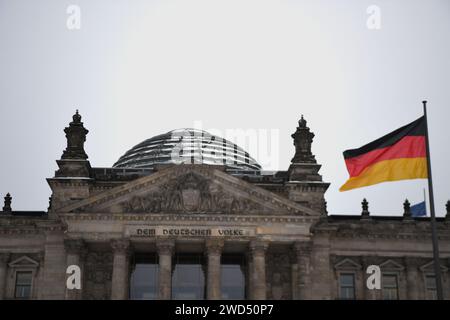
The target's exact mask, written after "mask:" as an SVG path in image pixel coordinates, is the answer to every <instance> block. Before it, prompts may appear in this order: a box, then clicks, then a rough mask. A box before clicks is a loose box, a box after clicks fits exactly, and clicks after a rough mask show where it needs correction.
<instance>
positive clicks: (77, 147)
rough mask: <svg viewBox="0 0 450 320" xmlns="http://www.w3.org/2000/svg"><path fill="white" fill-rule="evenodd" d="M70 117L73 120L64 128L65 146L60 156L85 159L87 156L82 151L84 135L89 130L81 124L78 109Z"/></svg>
mask: <svg viewBox="0 0 450 320" xmlns="http://www.w3.org/2000/svg"><path fill="white" fill-rule="evenodd" d="M72 119H73V121H72V122H71V123H69V126H68V127H66V128H65V129H64V132H65V133H66V139H67V148H66V150H64V153H63V155H62V157H61V158H62V159H82V160H85V159H87V158H88V156H87V154H86V152H85V151H84V142H85V141H86V135H87V134H88V132H89V130H87V129H86V128H85V127H84V126H83V122H81V115H80V114H79V113H78V110H77V111H76V112H75V114H74V115H73V117H72Z"/></svg>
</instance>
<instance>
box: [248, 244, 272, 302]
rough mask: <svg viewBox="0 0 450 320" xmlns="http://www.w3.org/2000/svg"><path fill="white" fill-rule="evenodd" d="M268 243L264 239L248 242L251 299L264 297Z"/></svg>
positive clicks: (262, 298)
mask: <svg viewBox="0 0 450 320" xmlns="http://www.w3.org/2000/svg"><path fill="white" fill-rule="evenodd" d="M268 246H269V244H268V243H267V242H265V241H260V240H254V241H252V242H250V251H251V254H252V261H253V266H252V269H253V270H252V273H251V277H252V287H253V288H252V289H253V290H252V291H253V292H252V295H251V298H252V299H253V300H265V299H266V251H267V248H268Z"/></svg>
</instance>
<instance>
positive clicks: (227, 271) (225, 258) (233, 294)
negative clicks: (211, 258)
mask: <svg viewBox="0 0 450 320" xmlns="http://www.w3.org/2000/svg"><path fill="white" fill-rule="evenodd" d="M245 270H246V263H245V257H244V255H242V254H227V253H224V254H222V257H221V272H220V274H221V297H222V299H236V300H243V299H245V298H246V290H245V283H246V281H245V274H246V272H245Z"/></svg>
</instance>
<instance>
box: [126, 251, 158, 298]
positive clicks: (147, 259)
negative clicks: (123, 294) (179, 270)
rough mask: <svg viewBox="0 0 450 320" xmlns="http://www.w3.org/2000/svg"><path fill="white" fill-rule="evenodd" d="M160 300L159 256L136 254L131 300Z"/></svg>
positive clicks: (131, 281) (133, 264) (131, 280)
mask: <svg viewBox="0 0 450 320" xmlns="http://www.w3.org/2000/svg"><path fill="white" fill-rule="evenodd" d="M157 298H158V255H157V254H153V253H150V254H139V253H137V254H135V255H134V258H133V261H132V272H131V279H130V299H133V300H153V299H157Z"/></svg>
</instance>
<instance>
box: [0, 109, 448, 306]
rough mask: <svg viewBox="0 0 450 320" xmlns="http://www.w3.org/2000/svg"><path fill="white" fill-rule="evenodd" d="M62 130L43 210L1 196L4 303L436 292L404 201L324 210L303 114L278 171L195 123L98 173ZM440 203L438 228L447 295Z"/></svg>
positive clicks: (421, 230)
mask: <svg viewBox="0 0 450 320" xmlns="http://www.w3.org/2000/svg"><path fill="white" fill-rule="evenodd" d="M293 129H294V126H293ZM64 132H65V134H66V138H67V147H66V149H65V150H64V152H63V154H62V156H61V158H60V159H59V160H57V161H56V163H57V166H58V169H57V170H56V172H55V175H54V177H51V178H49V179H47V181H48V184H49V186H50V188H51V190H52V195H51V198H50V204H49V208H48V210H47V211H45V212H40V211H36V212H34V211H33V212H32V211H17V210H14V201H13V200H14V199H13V196H14V195H9V194H7V195H6V196H5V200H4V206H3V209H2V211H0V299H259V300H263V299H274V300H276V299H434V298H436V285H435V278H434V274H433V270H434V269H433V268H434V264H433V259H432V246H431V243H432V241H431V232H430V231H431V229H430V222H429V219H427V218H414V217H412V216H411V212H410V206H409V202H408V201H405V203H404V204H403V211H402V212H399V215H398V216H395V217H382V216H377V215H376V213H371V212H369V211H370V208H369V204H368V202H367V201H365V200H364V201H363V202H362V206H361V207H362V209H361V212H360V213H359V214H358V215H350V214H349V215H333V214H332V213H328V212H327V207H326V201H325V197H324V195H325V192H326V191H327V188H328V187H329V183H327V182H324V181H323V179H322V176H321V175H320V173H319V171H320V168H321V165H320V164H318V163H317V161H316V159H315V156H314V155H313V153H312V152H311V144H312V142H313V138H314V134H313V133H312V132H311V130H310V128H309V127H308V126H307V123H306V121H305V119H303V117H302V118H301V119H300V121H299V122H298V127H297V128H296V130H295V132H294V133H293V134H292V139H293V144H294V146H295V151H294V148H293V158H292V161H291V164H290V166H289V168H287V170H284V171H277V172H267V171H264V170H263V169H262V168H261V166H260V165H259V164H258V163H257V161H255V160H254V159H253V158H252V157H251V155H249V154H248V153H247V152H246V151H245V150H243V149H242V148H240V147H239V146H237V145H235V144H233V143H231V142H229V141H227V140H224V139H222V138H220V137H217V136H213V135H211V134H209V133H207V132H204V131H200V130H194V129H181V130H174V131H171V132H168V133H166V134H161V135H159V136H155V137H153V138H151V139H148V140H146V141H144V142H142V143H140V144H138V145H136V146H135V147H134V148H132V149H131V150H129V151H127V152H126V153H125V154H124V155H123V156H122V157H121V158H120V159H119V160H118V161H117V162H116V163H115V164H114V165H113V166H112V167H110V168H98V167H94V166H91V163H90V162H89V160H88V155H87V154H86V153H85V150H84V143H85V141H86V137H87V134H88V130H87V129H86V128H85V127H84V125H83V122H82V121H81V116H80V115H79V114H78V111H77V113H76V114H75V115H74V116H73V121H71V122H70V124H69V125H68V126H67V127H66V128H65V130H64ZM285 138H286V139H289V138H290V137H285ZM321 143H326V142H324V141H322V142H321ZM337 161H341V160H337ZM361 200H362V199H361ZM399 207H400V208H401V207H402V204H401V203H400V204H399ZM438 209H440V210H438V214H440V215H442V211H443V210H444V209H445V208H444V206H443V205H442V206H438ZM446 209H447V212H446V215H445V218H438V219H437V220H438V221H437V229H438V230H437V231H438V237H439V246H440V256H441V260H440V263H441V266H440V267H441V269H442V274H443V286H444V297H445V298H446V299H449V298H450V278H449V268H450V213H449V211H450V206H449V204H447V206H446ZM439 211H440V212H439ZM402 213H403V214H402ZM71 265H77V266H79V267H80V269H81V282H82V285H81V289H79V290H77V289H74V290H69V289H68V288H67V287H66V280H67V277H68V275H67V274H66V269H67V267H68V266H71ZM369 265H378V266H380V268H381V273H382V287H381V289H378V290H369V289H368V288H367V286H366V277H367V274H366V268H367V266H369Z"/></svg>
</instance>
